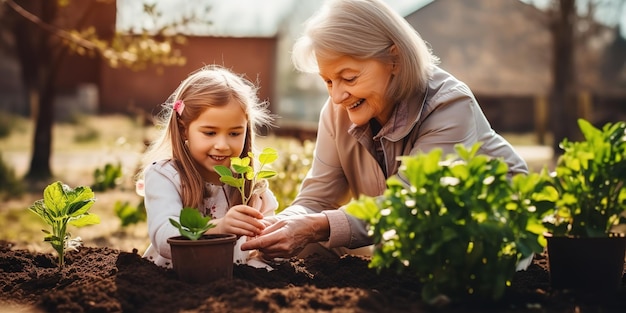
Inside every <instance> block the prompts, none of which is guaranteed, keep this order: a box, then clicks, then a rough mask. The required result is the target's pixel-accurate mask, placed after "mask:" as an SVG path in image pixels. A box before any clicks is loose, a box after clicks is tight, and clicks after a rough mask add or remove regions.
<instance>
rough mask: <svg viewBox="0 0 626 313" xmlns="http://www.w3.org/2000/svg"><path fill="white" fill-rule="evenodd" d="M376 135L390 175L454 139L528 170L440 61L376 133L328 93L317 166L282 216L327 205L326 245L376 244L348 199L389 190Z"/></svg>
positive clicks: (447, 147)
mask: <svg viewBox="0 0 626 313" xmlns="http://www.w3.org/2000/svg"><path fill="white" fill-rule="evenodd" d="M375 140H380V142H381V144H382V147H383V151H384V163H385V166H386V172H387V173H389V175H395V174H397V172H398V167H399V165H400V162H399V161H398V159H397V157H398V156H401V155H410V154H415V153H417V152H419V151H423V152H428V151H430V150H432V149H434V148H441V149H443V152H444V155H446V154H448V153H453V152H454V145H456V144H464V145H465V146H468V147H469V146H472V145H473V144H474V143H476V142H479V141H480V142H482V147H481V149H480V151H479V153H481V154H486V155H489V156H492V157H502V158H503V159H504V160H505V161H506V163H507V164H508V166H509V171H510V174H511V175H513V174H517V173H527V172H528V169H527V165H526V163H525V162H524V160H523V159H522V158H521V157H520V156H519V155H518V154H517V153H516V152H515V150H514V149H513V147H512V146H511V145H510V144H509V143H508V142H507V141H506V140H505V139H504V138H502V137H501V136H500V135H498V134H497V133H496V132H495V131H494V130H493V129H492V128H491V126H490V125H489V122H488V121H487V119H486V118H485V115H484V114H483V112H482V110H481V108H480V106H479V105H478V102H477V101H476V99H475V97H474V95H473V94H472V92H471V91H470V89H469V88H468V87H467V85H465V84H464V83H463V82H461V81H459V80H457V79H456V78H454V77H453V76H452V75H450V74H449V73H447V72H445V71H444V70H442V69H440V68H438V67H437V68H435V70H434V73H433V76H432V78H431V79H430V81H429V83H428V89H427V90H426V91H425V92H424V93H422V94H420V95H418V96H417V97H415V98H413V99H409V100H407V101H402V102H401V103H399V105H397V107H396V109H395V110H394V112H393V113H392V116H391V118H390V120H389V121H388V122H387V124H385V125H383V128H382V129H381V130H380V132H379V133H378V134H376V135H373V134H372V133H371V130H370V127H369V125H364V126H359V127H357V126H356V125H354V124H352V122H351V121H350V119H349V118H348V114H347V112H346V110H345V109H344V108H342V107H340V106H338V105H334V104H333V103H332V101H331V100H330V99H329V100H328V101H327V102H326V104H325V105H324V107H323V108H322V111H321V115H320V120H319V125H318V131H317V140H316V147H315V154H314V160H313V165H312V168H311V170H310V171H309V173H308V174H307V176H306V178H305V180H304V181H303V183H302V187H301V190H300V193H299V194H298V196H297V197H296V199H295V200H294V202H293V204H292V205H291V206H290V207H288V208H287V209H285V210H284V211H283V212H281V213H279V214H278V217H280V216H285V215H294V214H307V213H319V212H322V213H324V214H325V215H326V216H327V217H328V221H329V224H330V238H329V241H328V242H327V243H324V244H325V245H326V246H327V247H329V248H336V247H346V248H358V247H362V246H365V245H369V244H371V243H372V242H371V239H370V238H369V237H368V236H367V229H366V225H365V224H364V223H363V222H362V221H360V220H358V219H356V218H354V217H352V216H351V215H349V214H347V213H345V212H344V210H343V208H342V206H343V205H345V204H347V203H348V201H350V200H351V199H352V198H358V197H359V195H360V194H363V195H367V196H379V195H382V194H383V192H384V190H385V188H386V179H387V177H386V176H385V174H384V173H385V172H383V170H382V169H381V167H380V166H379V165H378V163H377V161H376V158H375V157H374V156H373V155H374V153H375V148H374V141H375Z"/></svg>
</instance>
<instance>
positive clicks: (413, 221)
mask: <svg viewBox="0 0 626 313" xmlns="http://www.w3.org/2000/svg"><path fill="white" fill-rule="evenodd" d="M479 147H480V143H477V144H476V145H474V146H473V147H471V148H470V149H468V148H466V147H463V146H462V145H457V146H456V147H455V148H456V152H457V155H452V154H451V155H448V156H446V157H445V158H442V157H443V153H442V151H441V150H439V149H436V150H432V151H431V152H429V153H427V154H417V155H413V156H405V157H402V158H401V162H402V164H401V166H400V169H399V175H398V176H393V177H390V178H389V179H388V180H387V189H386V191H385V193H384V194H383V195H382V196H380V197H366V196H361V197H360V198H359V199H358V200H353V201H352V202H350V203H349V204H348V206H347V211H348V213H350V214H352V215H354V216H356V217H357V218H360V219H363V220H365V221H367V222H368V225H369V226H368V227H369V233H370V234H371V236H372V237H373V240H374V243H375V248H374V254H373V256H372V259H371V261H370V267H373V268H377V269H378V270H380V269H382V268H392V269H395V270H396V271H397V272H399V273H413V274H416V275H417V276H418V277H420V280H421V282H422V283H423V288H422V298H423V299H424V300H425V301H428V302H430V303H437V302H439V301H440V300H442V299H445V302H448V301H449V300H460V299H462V298H465V297H467V296H474V298H475V299H477V298H480V299H484V298H488V299H490V300H493V299H499V298H501V297H502V296H503V294H504V292H505V290H506V287H507V286H510V285H511V280H512V279H513V275H514V274H515V271H516V269H518V266H519V265H520V263H521V262H523V261H525V262H526V264H524V265H527V264H528V263H529V261H531V260H532V256H533V254H534V253H537V252H541V251H543V245H542V242H541V241H540V236H541V233H542V231H543V227H542V225H541V215H542V213H543V212H544V211H546V210H548V209H550V208H552V207H553V201H554V197H555V193H554V191H553V190H551V187H550V185H549V180H548V179H546V178H547V177H548V176H547V175H540V174H537V173H531V174H529V175H516V176H514V177H512V178H511V177H509V175H508V166H507V164H506V163H505V162H504V161H503V160H502V159H498V158H489V157H487V156H485V155H478V154H477V151H478V149H479ZM400 177H401V178H400ZM524 265H522V266H520V268H525V266H524Z"/></svg>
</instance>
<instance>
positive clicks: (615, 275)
mask: <svg viewBox="0 0 626 313" xmlns="http://www.w3.org/2000/svg"><path fill="white" fill-rule="evenodd" d="M546 239H547V240H548V262H549V263H548V265H549V267H550V284H551V285H552V287H553V288H555V289H572V290H586V291H598V292H606V291H618V290H620V289H621V288H622V275H623V272H624V253H625V249H626V237H606V238H570V237H551V236H546Z"/></svg>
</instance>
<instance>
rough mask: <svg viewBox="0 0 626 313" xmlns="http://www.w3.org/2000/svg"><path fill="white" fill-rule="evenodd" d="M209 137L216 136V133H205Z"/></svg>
mask: <svg viewBox="0 0 626 313" xmlns="http://www.w3.org/2000/svg"><path fill="white" fill-rule="evenodd" d="M204 134H205V135H207V136H215V132H204Z"/></svg>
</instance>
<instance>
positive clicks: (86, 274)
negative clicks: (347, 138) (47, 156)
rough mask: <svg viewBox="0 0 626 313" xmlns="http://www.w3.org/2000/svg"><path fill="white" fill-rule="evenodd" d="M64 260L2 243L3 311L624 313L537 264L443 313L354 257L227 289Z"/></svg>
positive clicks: (610, 300)
mask: <svg viewBox="0 0 626 313" xmlns="http://www.w3.org/2000/svg"><path fill="white" fill-rule="evenodd" d="M66 257H67V259H66V262H67V265H66V267H65V268H64V269H63V270H61V271H59V269H58V268H57V267H56V257H55V256H54V255H52V254H49V253H40V252H30V251H29V250H25V249H14V248H13V247H12V245H11V243H9V242H6V241H4V242H1V243H0V286H1V289H0V302H2V307H3V309H0V311H1V312H14V311H18V310H19V311H20V312H187V313H193V312H549V313H552V312H554V313H557V312H558V313H565V312H622V313H623V312H626V291H625V290H624V289H625V288H624V287H622V289H621V290H620V291H619V292H616V293H611V294H596V293H592V292H565V291H555V290H551V288H550V285H549V274H548V270H547V260H546V258H545V256H544V255H543V254H542V255H538V256H536V257H535V260H534V261H533V264H532V265H531V266H530V267H529V268H528V270H526V271H522V272H518V273H517V274H516V276H515V278H514V280H513V283H512V286H511V287H510V288H509V289H508V290H507V292H506V294H505V296H504V297H503V299H501V300H500V301H497V302H494V301H474V300H471V298H469V299H470V300H466V301H460V302H456V303H454V302H453V303H451V304H448V305H447V306H445V307H443V308H437V307H433V306H430V305H428V304H426V303H424V302H423V301H421V300H420V284H419V283H418V280H417V278H416V277H410V276H400V275H396V274H395V273H391V272H382V273H380V274H377V273H376V271H375V270H373V269H369V268H368V266H367V265H368V260H367V259H364V258H361V257H357V256H346V257H343V258H332V259H328V258H325V259H323V258H320V257H312V258H309V259H306V260H303V259H296V258H293V259H291V260H289V261H288V262H285V263H282V264H281V265H279V266H277V267H276V269H275V270H274V271H271V272H267V271H266V270H264V269H255V268H252V267H248V266H241V265H239V266H235V269H234V278H233V280H232V281H223V280H220V281H215V282H210V283H206V284H199V285H194V284H187V283H184V282H181V281H179V280H178V279H177V278H176V275H175V273H174V272H173V271H171V270H166V269H163V268H160V267H157V266H155V265H154V264H152V263H151V262H149V261H147V260H145V259H143V258H141V256H140V255H139V254H138V253H137V251H136V250H135V251H120V250H115V249H111V248H106V247H83V248H81V249H80V251H79V252H68V254H67V256H66ZM209 266H210V265H209ZM623 282H624V279H623ZM6 309H8V310H9V311H6ZM3 310H4V311H3Z"/></svg>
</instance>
